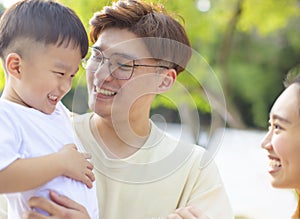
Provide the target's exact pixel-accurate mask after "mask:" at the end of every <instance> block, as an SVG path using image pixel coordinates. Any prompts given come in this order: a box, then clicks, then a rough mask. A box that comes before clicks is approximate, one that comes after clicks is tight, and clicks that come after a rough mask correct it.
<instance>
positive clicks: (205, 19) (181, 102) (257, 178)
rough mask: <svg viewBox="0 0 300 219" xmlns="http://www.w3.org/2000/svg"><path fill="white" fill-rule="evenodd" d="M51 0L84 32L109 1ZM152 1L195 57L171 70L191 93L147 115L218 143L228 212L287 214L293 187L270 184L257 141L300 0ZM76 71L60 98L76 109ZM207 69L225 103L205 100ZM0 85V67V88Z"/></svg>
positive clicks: (158, 104)
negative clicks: (173, 21)
mask: <svg viewBox="0 0 300 219" xmlns="http://www.w3.org/2000/svg"><path fill="white" fill-rule="evenodd" d="M146 1H147V0H146ZM59 2H61V3H63V4H65V5H68V6H70V7H71V8H72V9H73V10H74V11H76V13H77V14H78V15H79V17H80V18H81V19H82V21H83V23H84V25H85V26H86V29H87V31H88V29H89V25H88V22H89V19H90V18H91V17H92V16H93V13H94V12H95V11H99V10H101V9H102V8H103V6H105V5H107V4H110V2H111V1H109V0H59ZM148 2H149V1H148ZM152 2H159V3H161V4H163V5H165V7H166V9H167V10H168V11H171V12H172V13H174V14H177V18H178V19H179V20H180V22H182V23H183V24H184V26H185V28H186V31H187V33H188V36H189V38H190V40H191V44H192V48H193V50H194V53H196V54H197V55H198V57H200V56H201V61H200V62H192V63H191V65H192V66H191V67H190V69H192V72H191V71H190V72H189V71H187V72H185V73H183V74H182V75H180V76H179V77H178V83H179V84H180V86H181V87H184V89H185V91H187V92H188V94H189V96H190V97H191V98H188V99H189V100H187V98H186V97H185V95H186V92H183V93H182V95H180V93H179V95H178V93H177V92H175V93H176V96H172V94H170V95H166V96H159V97H158V98H157V99H156V101H155V104H154V106H153V109H152V114H153V115H159V118H158V120H160V121H161V120H162V119H163V121H164V122H166V123H167V124H168V130H169V131H170V133H172V134H174V135H176V136H178V133H182V131H183V128H182V127H183V120H184V127H187V128H184V130H185V131H187V130H190V131H188V132H187V133H186V134H185V135H184V136H185V138H187V140H188V141H193V142H196V143H199V144H201V145H203V146H204V147H208V148H209V147H210V144H212V143H214V142H215V141H216V139H217V141H218V142H217V144H218V145H219V147H217V148H216V150H215V151H216V153H214V156H215V159H216V162H217V164H218V165H219V168H220V172H221V175H222V177H223V180H224V184H225V186H226V189H227V191H228V193H229V197H230V201H231V202H232V206H233V209H234V212H235V214H236V218H239V219H241V218H249V219H250V218H251V219H283V218H288V217H289V215H291V214H292V211H293V209H294V208H295V204H296V203H295V197H294V193H293V192H292V191H290V190H277V189H273V188H271V186H270V184H269V179H268V174H267V166H268V164H267V160H266V159H267V158H266V155H265V154H264V152H263V150H262V149H261V148H260V145H259V144H260V140H261V138H262V137H263V135H264V134H265V130H266V129H267V126H268V113H269V110H270V107H271V105H272V104H273V102H274V100H275V99H276V97H277V96H278V95H279V93H280V92H281V91H282V90H283V89H284V87H283V83H282V82H283V80H284V78H285V76H286V73H287V72H289V71H290V70H291V69H297V65H298V63H299V60H300V37H299V36H300V1H298V0H264V1H261V0H153V1H152ZM12 3H13V1H12V0H9V1H5V0H2V1H0V10H1V11H3V10H4V9H5V7H7V6H9V5H10V4H12ZM79 71H80V73H79V74H78V76H76V78H75V82H74V87H73V89H72V90H71V92H70V93H69V94H68V95H67V96H66V97H65V98H64V100H63V102H64V103H65V104H66V105H67V106H68V108H69V109H71V110H74V111H76V112H78V113H84V112H86V111H87V110H88V109H87V105H86V102H87V94H86V87H85V80H84V78H85V76H84V75H85V73H84V70H83V69H82V68H80V70H79ZM207 74H210V75H213V78H214V84H218V85H219V86H220V88H221V91H222V92H221V93H219V94H218V95H217V96H215V100H217V102H218V100H220V102H222V99H223V98H225V99H224V100H225V103H226V104H213V103H212V102H214V101H211V99H210V98H209V95H208V93H209V91H208V90H207V89H206V86H203V83H204V82H202V81H201V80H202V79H203V78H204V76H203V75H207ZM195 75H196V76H195ZM203 80H204V79H203ZM4 84H5V79H4V73H3V69H2V68H0V92H1V90H2V89H3V86H4ZM75 97H76V104H74V98H75ZM81 101H82V102H81ZM213 112H214V113H213ZM224 112H225V113H224ZM195 115H196V116H197V118H198V119H195ZM212 115H213V116H212ZM155 118H157V116H156V117H155ZM199 121H200V122H199ZM212 123H213V125H212ZM216 207H218V206H216ZM220 210H221V209H220Z"/></svg>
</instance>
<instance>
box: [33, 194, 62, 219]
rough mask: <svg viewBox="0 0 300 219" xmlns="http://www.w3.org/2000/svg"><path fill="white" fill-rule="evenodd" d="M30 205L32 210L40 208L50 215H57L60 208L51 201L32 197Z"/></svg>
mask: <svg viewBox="0 0 300 219" xmlns="http://www.w3.org/2000/svg"><path fill="white" fill-rule="evenodd" d="M28 204H29V206H30V207H32V208H40V209H42V210H44V211H46V212H48V213H49V214H50V215H51V214H55V213H57V211H58V210H59V206H58V205H57V204H55V203H53V202H51V201H50V200H48V199H46V198H43V197H32V198H30V199H29V201H28Z"/></svg>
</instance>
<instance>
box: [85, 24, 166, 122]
mask: <svg viewBox="0 0 300 219" xmlns="http://www.w3.org/2000/svg"><path fill="white" fill-rule="evenodd" d="M93 48H95V49H94V51H93V53H92V59H91V58H90V59H89V61H88V64H87V68H86V69H87V80H88V91H89V106H90V108H91V109H92V110H93V111H95V112H96V113H97V114H98V115H100V116H102V117H107V116H108V117H110V118H112V116H111V115H112V114H114V116H117V117H118V118H120V116H121V117H123V119H128V118H132V117H135V116H139V117H140V116H145V115H146V116H147V117H148V113H149V110H150V106H151V103H152V101H153V98H154V96H155V93H156V87H157V86H158V83H159V76H158V74H157V72H158V69H157V68H156V66H157V65H158V62H157V61H156V60H154V59H153V58H151V56H150V54H149V52H148V50H147V48H146V46H145V44H144V42H143V41H142V39H141V38H138V37H137V36H136V35H135V34H133V33H132V32H130V31H128V30H126V29H118V28H109V29H106V30H105V31H103V32H102V33H101V35H100V36H99V38H98V40H97V42H96V43H95V44H94V45H93ZM97 51H98V52H99V51H100V52H99V53H101V55H103V56H104V59H103V60H102V62H101V64H99V63H100V59H98V63H97V55H98V53H97ZM133 65H149V66H154V67H145V66H135V67H130V66H133ZM160 70H161V69H160ZM165 70H166V69H165ZM122 74H123V75H124V77H123V76H122ZM124 78H126V79H124Z"/></svg>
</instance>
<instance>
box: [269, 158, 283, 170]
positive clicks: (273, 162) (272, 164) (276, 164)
mask: <svg viewBox="0 0 300 219" xmlns="http://www.w3.org/2000/svg"><path fill="white" fill-rule="evenodd" d="M269 166H270V167H271V168H272V169H275V168H279V167H281V163H280V161H279V160H271V161H270V164H269Z"/></svg>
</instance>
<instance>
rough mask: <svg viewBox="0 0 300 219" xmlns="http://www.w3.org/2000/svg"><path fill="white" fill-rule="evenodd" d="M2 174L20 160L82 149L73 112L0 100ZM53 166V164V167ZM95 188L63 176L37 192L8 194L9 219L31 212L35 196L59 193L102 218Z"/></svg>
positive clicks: (0, 161) (94, 218)
mask: <svg viewBox="0 0 300 219" xmlns="http://www.w3.org/2000/svg"><path fill="white" fill-rule="evenodd" d="M0 133H1V137H0V157H1V159H0V171H1V170H2V169H4V168H6V167H7V166H9V165H10V164H11V163H12V162H13V161H15V160H16V159H18V158H31V157H38V156H43V155H47V154H51V153H54V152H57V151H59V150H60V149H61V148H62V147H63V146H64V145H66V144H69V143H75V144H76V145H77V147H78V148H81V150H82V146H81V145H80V144H79V141H78V139H77V137H76V134H75V132H74V129H73V127H72V124H71V121H70V118H69V111H68V110H67V109H66V107H65V106H64V105H63V104H62V103H58V104H57V107H56V110H55V111H54V112H53V113H52V114H50V115H49V114H44V113H42V112H40V111H38V110H35V109H33V108H29V107H24V106H22V105H19V104H16V103H13V102H10V101H7V100H3V99H0ZM49 165H51V164H49ZM95 189H96V188H95V185H94V186H93V188H92V189H88V188H87V186H86V185H85V184H83V183H81V182H79V181H76V180H73V179H70V178H68V177H64V176H60V177H57V178H55V179H53V180H51V181H50V182H48V183H46V184H44V185H43V186H40V187H38V188H36V189H34V190H29V191H25V192H21V193H10V194H6V197H7V199H8V219H16V218H21V214H22V213H23V212H24V211H28V210H30V209H29V207H28V205H27V200H28V199H29V198H30V197H32V196H43V197H47V198H49V190H55V191H57V192H58V193H60V194H63V195H66V196H68V197H70V198H71V199H73V200H75V201H77V202H79V203H81V204H82V205H84V206H85V207H86V208H87V210H88V212H89V214H90V216H91V218H92V219H98V218H99V216H98V206H97V197H96V190H95Z"/></svg>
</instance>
